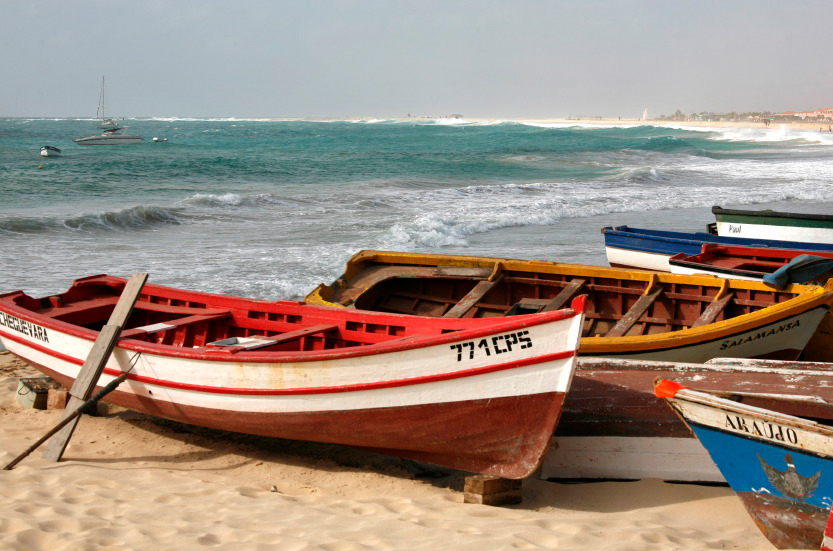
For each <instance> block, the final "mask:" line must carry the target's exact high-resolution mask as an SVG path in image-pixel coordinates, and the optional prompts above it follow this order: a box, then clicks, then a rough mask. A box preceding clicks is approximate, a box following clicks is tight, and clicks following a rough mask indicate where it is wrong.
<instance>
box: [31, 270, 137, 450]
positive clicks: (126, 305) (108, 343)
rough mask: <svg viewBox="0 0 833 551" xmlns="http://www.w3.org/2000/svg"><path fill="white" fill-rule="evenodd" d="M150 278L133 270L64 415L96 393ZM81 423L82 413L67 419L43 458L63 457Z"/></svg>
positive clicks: (71, 390)
mask: <svg viewBox="0 0 833 551" xmlns="http://www.w3.org/2000/svg"><path fill="white" fill-rule="evenodd" d="M147 279H148V274H143V273H140V274H133V275H132V276H131V277H130V279H129V280H128V281H127V283H126V284H125V286H124V290H123V291H122V294H121V297H119V300H118V302H117V303H116V307H115V308H114V309H113V312H112V314H110V319H109V321H108V322H107V325H105V326H104V327H103V328H102V329H101V331H100V332H99V334H98V338H97V339H96V340H95V342H94V343H93V346H92V349H91V350H90V354H89V355H88V356H87V359H86V361H85V362H84V365H83V366H81V370H80V371H79V372H78V376H77V377H76V379H75V382H74V383H73V385H72V388H71V389H70V391H69V394H70V398H69V403H68V404H67V409H66V410H64V416H63V417H64V418H69V416H71V415H72V413H73V411H75V410H77V409H78V408H80V407H81V406H82V405H83V404H84V402H86V401H87V400H88V399H89V398H90V396H92V394H93V390H95V386H96V384H97V383H98V379H99V377H101V372H102V371H104V364H106V363H107V359H108V358H109V357H110V354H111V353H112V352H113V348H115V346H116V341H118V339H119V335H120V334H121V329H122V327H124V324H125V323H127V320H128V318H130V313H131V312H133V307H134V306H135V304H136V301H137V300H138V299H139V295H140V294H141V292H142V288H143V287H144V286H145V282H146V281H147ZM77 425H78V417H77V416H76V417H75V418H74V419H73V420H72V421H69V422H67V423H66V425H65V426H64V427H63V428H62V429H61V430H60V431H58V432H56V433H55V434H54V436H52V437H51V438H50V439H49V442H47V444H46V449H44V450H43V458H44V459H48V460H51V461H60V459H61V456H63V454H64V450H66V447H67V444H69V439H70V438H72V433H73V432H74V431H75V427H76V426H77Z"/></svg>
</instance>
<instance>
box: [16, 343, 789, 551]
mask: <svg viewBox="0 0 833 551" xmlns="http://www.w3.org/2000/svg"><path fill="white" fill-rule="evenodd" d="M37 376H39V374H38V372H37V371H35V370H34V369H33V368H31V367H30V366H28V365H27V364H25V363H23V362H22V361H20V360H18V359H16V358H15V357H14V356H12V355H11V354H9V353H8V352H0V411H2V415H3V420H2V423H1V424H0V441H1V442H2V450H3V451H2V457H0V460H1V461H2V462H3V464H4V465H5V464H7V463H9V462H10V461H11V460H12V459H14V458H15V457H16V456H17V455H18V454H19V453H21V452H22V451H24V450H25V449H27V448H28V447H29V446H30V445H31V444H32V443H33V442H35V441H36V440H37V439H38V438H40V437H41V436H42V435H43V434H45V433H46V432H47V431H48V430H49V429H50V428H51V427H52V426H53V425H54V424H55V423H57V422H58V420H59V419H60V415H61V411H60V410H36V409H30V408H23V407H22V406H21V405H19V404H18V402H17V401H16V399H15V393H16V390H17V385H18V380H19V379H20V378H21V377H37ZM102 409H103V410H104V411H102V412H101V414H100V415H99V416H97V417H91V416H84V417H83V418H82V419H81V421H80V423H79V425H78V429H77V430H76V432H75V434H74V436H73V439H72V441H71V442H70V445H69V447H68V449H67V451H66V453H65V454H64V459H63V460H62V461H61V462H59V463H54V462H50V461H46V460H44V459H42V458H41V450H36V451H35V452H34V453H33V454H32V455H30V456H29V457H27V458H26V459H24V460H23V461H22V462H20V464H18V465H17V466H16V467H15V468H14V469H13V470H11V471H3V474H2V477H3V483H2V485H0V492H2V505H0V512H1V513H2V514H0V547H2V549H8V550H20V551H24V550H25V551H36V550H49V551H70V550H72V551H75V550H89V549H107V550H114V551H115V550H125V551H127V550H131V551H152V550H153V551H156V550H187V549H223V550H227V549H234V550H260V549H263V550H265V549H269V550H303V549H327V550H333V551H352V550H362V549H408V550H415V549H431V550H436V549H455V550H456V549H460V550H481V549H581V550H587V549H604V548H608V547H615V548H616V549H618V550H621V551H627V550H634V551H636V550H640V551H644V550H666V549H761V550H763V549H772V548H773V547H772V546H771V545H770V543H769V542H768V541H767V540H766V539H765V538H764V537H763V536H762V535H761V534H760V532H759V531H758V529H757V528H756V527H755V525H754V524H753V522H752V520H751V519H750V518H749V516H748V515H747V514H746V512H745V510H744V509H743V507H742V505H741V503H740V501H739V500H738V499H737V498H736V497H735V495H734V494H733V493H732V491H731V490H730V489H729V488H728V487H725V486H702V485H692V484H671V483H666V482H663V481H659V480H641V481H633V482H593V483H578V484H567V483H555V482H550V481H544V480H540V479H538V478H535V477H532V478H529V479H526V480H525V481H524V485H523V502H522V503H520V504H518V505H511V506H504V507H492V506H486V505H475V504H467V503H464V502H463V484H464V479H465V476H466V475H467V474H469V473H461V472H456V471H444V473H445V474H446V476H443V477H441V478H419V477H416V476H414V475H413V474H412V473H411V472H410V471H409V470H408V469H406V468H405V466H404V465H403V463H402V462H400V461H399V460H397V459H395V458H391V457H387V456H383V455H377V454H372V453H368V452H364V451H361V450H355V449H350V448H345V447H340V446H332V445H324V444H315V443H308V442H295V441H285V440H275V439H264V438H257V437H249V436H244V435H238V434H229V433H222V432H218V431H211V430H205V429H200V428H197V427H191V426H185V425H180V424H177V423H172V422H169V421H165V420H162V419H157V418H153V417H148V416H145V415H141V414H138V413H134V412H131V411H127V410H123V409H120V408H115V407H113V406H109V407H104V408H102Z"/></svg>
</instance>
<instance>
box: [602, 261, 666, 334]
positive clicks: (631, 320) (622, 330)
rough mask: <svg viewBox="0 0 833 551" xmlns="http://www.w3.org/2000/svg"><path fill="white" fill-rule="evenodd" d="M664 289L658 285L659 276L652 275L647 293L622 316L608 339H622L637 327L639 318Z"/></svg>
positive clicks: (609, 332)
mask: <svg viewBox="0 0 833 551" xmlns="http://www.w3.org/2000/svg"><path fill="white" fill-rule="evenodd" d="M662 291H663V288H662V286H660V285H657V276H656V274H651V280H650V281H649V282H648V287H647V288H646V289H645V292H644V293H643V294H642V296H641V297H639V300H637V301H636V303H635V304H634V305H633V306H631V308H630V310H628V311H627V313H626V314H625V315H624V316H622V317H621V318H620V319H619V321H617V322H616V325H614V326H613V328H612V329H611V330H610V331H608V332H607V335H605V336H606V337H622V336H624V335H625V334H626V333H627V332H628V331H630V330H631V328H632V327H633V326H634V325H636V322H637V321H639V318H641V317H642V315H643V314H644V313H645V312H646V311H647V310H648V308H650V307H651V305H652V304H653V303H654V301H655V300H656V299H657V298H658V297H659V296H660V295H661V294H662Z"/></svg>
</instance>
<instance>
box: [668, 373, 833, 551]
mask: <svg viewBox="0 0 833 551" xmlns="http://www.w3.org/2000/svg"><path fill="white" fill-rule="evenodd" d="M654 392H655V394H656V395H657V397H659V398H665V399H666V400H667V402H668V403H669V405H670V406H671V407H672V409H674V411H676V412H677V414H678V415H679V416H680V417H681V418H682V419H683V421H685V423H686V424H687V425H688V427H689V428H690V429H691V431H692V432H693V433H694V435H695V436H696V437H697V438H698V439H699V440H700V443H701V444H703V447H705V448H706V450H707V451H708V452H709V455H710V456H711V458H712V460H713V461H714V463H715V464H716V465H717V468H718V469H720V472H721V474H723V477H724V478H725V479H726V481H727V482H728V483H729V485H730V486H731V487H732V489H733V490H734V491H735V493H736V494H737V496H738V497H739V498H740V500H741V502H743V505H744V507H746V510H747V512H748V513H749V514H750V515H751V516H752V519H753V520H754V521H755V524H756V525H757V526H758V528H759V529H760V530H761V532H763V534H764V536H766V537H767V539H769V541H770V542H772V544H773V545H775V546H776V547H778V548H779V549H819V547H820V546H821V544H822V540H823V538H824V532H825V526H826V525H827V521H828V518H829V516H830V509H831V504H833V427H831V424H833V404H831V403H830V402H827V401H825V400H822V399H821V398H818V397H815V396H812V395H811V394H812V392H813V390H812V389H811V388H808V395H807V396H805V397H797V396H778V397H773V396H768V398H770V399H769V400H767V402H766V403H767V407H768V408H773V409H764V408H762V407H757V406H755V405H751V404H752V403H755V400H756V399H758V400H760V398H761V397H760V396H754V395H748V396H744V395H741V394H734V393H728V392H727V393H717V392H711V391H708V392H707V391H697V390H692V389H689V388H686V387H684V386H682V385H680V384H677V383H675V382H673V381H668V380H657V381H655V383H654ZM772 398H775V399H772ZM745 402H750V403H745ZM775 408H777V409H775ZM796 415H801V417H798V416H796ZM810 418H812V419H815V420H814V421H811V420H810Z"/></svg>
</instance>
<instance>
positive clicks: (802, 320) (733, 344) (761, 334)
mask: <svg viewBox="0 0 833 551" xmlns="http://www.w3.org/2000/svg"><path fill="white" fill-rule="evenodd" d="M826 313H827V310H826V309H824V308H816V309H813V310H810V311H807V312H804V313H802V314H799V315H797V316H795V317H793V318H789V320H779V321H776V322H773V323H770V324H768V325H764V326H761V327H756V328H754V329H751V330H749V331H745V332H743V333H739V334H736V335H733V336H730V337H726V338H721V339H716V340H712V341H708V342H703V343H699V344H694V345H691V346H686V347H679V348H668V349H664V350H658V351H650V350H646V351H644V352H634V353H622V354H610V355H608V357H611V358H622V359H627V360H636V359H641V360H661V361H673V362H687V363H703V362H705V361H707V360H710V359H712V358H760V357H763V356H771V355H773V354H774V353H777V352H779V351H782V350H796V351H798V352H800V351H801V350H803V349H804V347H805V346H807V343H808V342H809V341H810V339H811V338H812V337H813V335H814V334H815V332H816V329H817V328H818V324H819V323H820V322H821V319H822V318H823V317H824V316H825V314H826ZM594 356H605V355H604V354H594Z"/></svg>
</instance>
